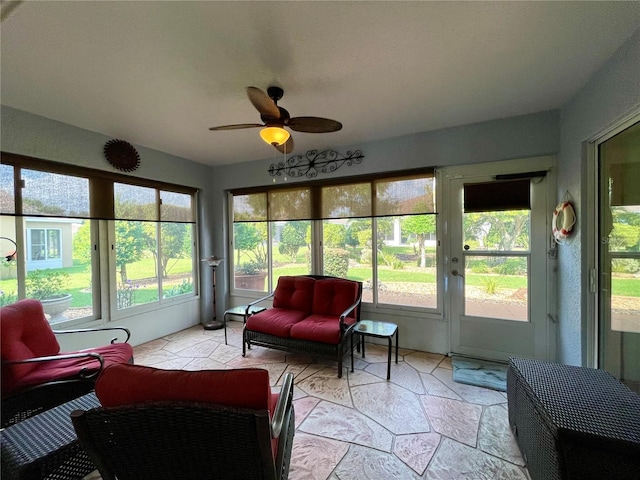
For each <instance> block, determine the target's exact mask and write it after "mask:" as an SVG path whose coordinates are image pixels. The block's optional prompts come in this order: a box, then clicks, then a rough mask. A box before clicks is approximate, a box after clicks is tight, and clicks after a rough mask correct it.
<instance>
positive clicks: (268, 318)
mask: <svg viewBox="0 0 640 480" xmlns="http://www.w3.org/2000/svg"><path fill="white" fill-rule="evenodd" d="M306 316H307V312H302V311H298V310H289V309H286V308H269V309H267V310H265V311H264V312H260V313H256V314H255V315H251V316H250V317H249V318H248V319H247V327H246V328H247V330H251V331H252V332H262V333H268V334H270V335H276V336H278V337H281V338H288V337H289V332H290V331H291V327H292V326H293V325H295V324H296V323H298V322H299V321H300V320H302V319H303V318H305V317H306Z"/></svg>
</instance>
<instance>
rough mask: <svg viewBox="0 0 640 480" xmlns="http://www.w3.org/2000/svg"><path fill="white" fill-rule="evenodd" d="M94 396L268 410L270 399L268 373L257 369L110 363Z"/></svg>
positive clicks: (106, 400)
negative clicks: (177, 367) (174, 368)
mask: <svg viewBox="0 0 640 480" xmlns="http://www.w3.org/2000/svg"><path fill="white" fill-rule="evenodd" d="M96 395H97V396H98V399H99V400H100V403H101V404H102V405H103V406H104V407H116V406H119V405H131V404H139V403H148V402H165V401H166V402H179V401H182V402H199V403H213V404H217V405H225V406H229V407H238V408H250V409H254V410H269V411H270V409H271V406H272V402H273V399H272V395H271V386H270V384H269V372H267V370H263V369H260V368H247V369H234V370H199V371H187V370H160V369H157V368H153V367H144V366H141V365H123V364H121V365H113V366H110V367H109V368H106V369H105V370H104V371H103V372H102V373H101V374H100V377H99V378H98V381H97V382H96ZM273 405H275V404H273Z"/></svg>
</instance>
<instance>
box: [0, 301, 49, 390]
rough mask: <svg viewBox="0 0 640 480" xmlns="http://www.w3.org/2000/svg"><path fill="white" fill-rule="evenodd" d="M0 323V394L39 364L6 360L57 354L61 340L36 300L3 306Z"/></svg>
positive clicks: (11, 388) (12, 387) (13, 387)
mask: <svg viewBox="0 0 640 480" xmlns="http://www.w3.org/2000/svg"><path fill="white" fill-rule="evenodd" d="M0 327H1V330H2V335H0V354H1V357H2V394H3V395H6V394H7V393H9V391H11V390H15V384H16V382H18V381H19V380H20V379H21V378H23V377H24V376H25V375H27V374H29V372H31V371H32V370H34V369H36V368H39V366H38V365H37V364H36V363H23V364H19V365H6V364H5V363H4V362H5V361H11V360H14V361H15V360H25V359H27V358H34V357H44V356H48V355H57V354H58V353H59V352H60V344H59V343H58V340H57V339H56V336H55V335H54V333H53V331H52V330H51V326H50V325H49V322H48V321H47V318H46V317H45V316H44V311H43V310H42V304H41V303H40V302H39V301H37V300H33V299H24V300H19V301H18V302H16V303H13V304H11V305H6V306H4V307H2V309H1V310H0Z"/></svg>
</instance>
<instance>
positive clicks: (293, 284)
mask: <svg viewBox="0 0 640 480" xmlns="http://www.w3.org/2000/svg"><path fill="white" fill-rule="evenodd" d="M270 297H273V308H269V309H266V310H264V311H263V312H260V313H258V314H255V315H252V316H250V317H249V318H248V319H247V322H246V324H245V326H244V329H243V331H242V339H243V342H242V356H243V357H244V356H245V355H246V353H247V350H248V349H250V348H251V345H252V344H255V345H260V346H264V347H271V348H278V349H281V350H290V351H294V352H300V353H304V354H307V353H309V354H312V355H323V356H331V357H333V358H336V359H337V361H338V377H341V376H342V357H343V356H344V352H345V351H351V352H353V341H351V344H350V345H349V343H348V342H349V341H350V340H352V335H353V330H354V328H355V324H356V323H357V322H358V320H359V318H360V303H361V301H362V282H358V281H355V280H347V279H344V278H339V277H333V276H328V275H299V276H282V277H280V278H279V279H278V285H277V287H276V289H275V290H274V292H273V293H271V294H269V295H267V296H265V297H262V298H259V299H257V300H255V301H254V302H253V303H251V304H249V308H250V307H252V306H254V305H257V304H259V303H260V302H263V301H265V300H267V299H269V298H270ZM347 349H348V350H347ZM352 357H353V355H352ZM352 367H353V365H352Z"/></svg>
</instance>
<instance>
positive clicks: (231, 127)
mask: <svg viewBox="0 0 640 480" xmlns="http://www.w3.org/2000/svg"><path fill="white" fill-rule="evenodd" d="M255 127H264V123H237V124H235V125H221V126H219V127H211V128H210V129H209V130H213V131H216V130H240V129H241V128H255Z"/></svg>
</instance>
